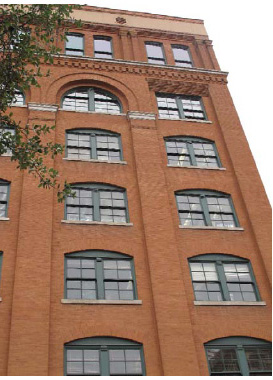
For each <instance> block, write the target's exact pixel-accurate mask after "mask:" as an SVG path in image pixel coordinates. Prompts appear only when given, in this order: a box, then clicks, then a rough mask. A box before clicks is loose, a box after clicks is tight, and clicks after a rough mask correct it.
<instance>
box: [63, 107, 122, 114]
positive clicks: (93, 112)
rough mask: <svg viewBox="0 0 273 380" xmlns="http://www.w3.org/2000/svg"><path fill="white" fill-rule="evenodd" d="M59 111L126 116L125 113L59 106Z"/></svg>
mask: <svg viewBox="0 0 273 380" xmlns="http://www.w3.org/2000/svg"><path fill="white" fill-rule="evenodd" d="M59 111H64V112H78V113H91V114H97V115H108V116H109V115H111V116H126V113H111V112H109V113H105V112H95V111H80V110H65V109H63V108H59Z"/></svg>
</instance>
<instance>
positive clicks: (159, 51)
mask: <svg viewBox="0 0 273 380" xmlns="http://www.w3.org/2000/svg"><path fill="white" fill-rule="evenodd" d="M145 46H146V51H147V58H148V62H149V63H155V64H157V65H165V64H166V59H165V56H164V50H163V45H162V44H161V43H159V42H145Z"/></svg>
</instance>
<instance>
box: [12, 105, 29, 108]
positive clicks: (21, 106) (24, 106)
mask: <svg viewBox="0 0 273 380" xmlns="http://www.w3.org/2000/svg"><path fill="white" fill-rule="evenodd" d="M9 107H19V108H27V104H10V105H9Z"/></svg>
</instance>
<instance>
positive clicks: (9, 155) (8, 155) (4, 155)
mask: <svg viewBox="0 0 273 380" xmlns="http://www.w3.org/2000/svg"><path fill="white" fill-rule="evenodd" d="M11 156H12V154H11V153H3V154H1V157H11Z"/></svg>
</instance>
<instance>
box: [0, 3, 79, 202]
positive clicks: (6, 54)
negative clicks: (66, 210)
mask: <svg viewBox="0 0 273 380" xmlns="http://www.w3.org/2000/svg"><path fill="white" fill-rule="evenodd" d="M77 7H78V6H75V5H67V4H65V5H63V4H60V5H46V4H30V5H26V4H9V5H0V155H1V154H3V153H6V152H10V153H11V160H12V161H15V162H16V163H17V167H18V168H19V169H20V170H24V169H25V170H28V172H30V173H32V174H33V175H34V176H36V177H38V178H39V186H40V187H44V188H50V187H57V188H58V200H59V201H62V200H63V198H64V197H65V196H66V195H67V194H69V193H70V189H69V186H68V185H67V184H65V186H64V188H62V189H61V188H60V184H59V183H58V181H57V178H58V172H57V171H56V170H54V169H53V168H49V167H47V165H46V164H45V160H46V157H51V158H54V157H55V156H56V155H57V154H59V153H62V152H63V146H62V145H60V144H55V143H52V142H45V141H47V140H48V138H47V136H46V135H48V134H49V133H50V131H51V130H52V129H54V128H55V127H54V126H47V125H36V124H33V125H22V123H21V122H16V121H15V120H14V118H13V114H12V113H11V112H9V111H10V109H9V107H10V105H11V104H12V102H13V101H14V99H15V98H16V92H18V90H20V91H26V90H28V89H29V88H30V87H31V86H36V87H40V85H39V78H42V77H46V76H49V75H50V72H49V71H48V70H45V68H44V67H43V66H42V65H43V63H46V64H48V63H49V64H51V63H53V58H54V55H56V54H58V53H60V49H59V48H58V43H59V42H60V41H62V40H64V39H65V30H66V29H67V28H68V27H69V26H71V25H73V24H74V25H75V24H76V25H79V22H78V21H75V20H73V19H71V13H72V11H73V9H74V8H77ZM10 130H13V131H15V133H11V132H10Z"/></svg>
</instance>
